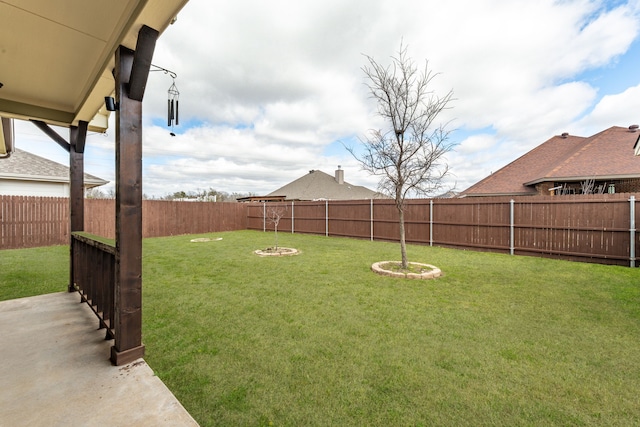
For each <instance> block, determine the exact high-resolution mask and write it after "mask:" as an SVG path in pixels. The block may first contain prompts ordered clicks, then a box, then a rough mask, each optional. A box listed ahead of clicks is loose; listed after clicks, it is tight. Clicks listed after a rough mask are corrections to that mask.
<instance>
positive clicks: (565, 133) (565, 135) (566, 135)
mask: <svg viewBox="0 0 640 427" xmlns="http://www.w3.org/2000/svg"><path fill="white" fill-rule="evenodd" d="M560 136H561V137H562V138H566V137H568V136H569V132H562V135H560Z"/></svg>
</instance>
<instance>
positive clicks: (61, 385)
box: [0, 292, 198, 427]
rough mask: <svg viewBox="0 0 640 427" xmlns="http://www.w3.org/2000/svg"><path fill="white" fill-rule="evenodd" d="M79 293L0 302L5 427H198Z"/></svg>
mask: <svg viewBox="0 0 640 427" xmlns="http://www.w3.org/2000/svg"><path fill="white" fill-rule="evenodd" d="M97 326H98V319H97V318H96V316H95V315H94V314H93V312H92V311H91V309H90V308H89V307H88V306H87V305H86V304H81V303H80V296H79V295H78V294H77V293H67V292H61V293H55V294H48V295H41V296H36V297H29V298H21V299H15V300H9V301H2V302H0V426H2V427H4V426H10V427H17V426H30V427H34V426H65V427H72V426H94V425H109V426H197V425H198V424H197V423H196V422H195V421H194V419H193V418H192V417H191V416H190V415H189V413H188V412H187V411H186V410H185V409H184V407H183V406H182V405H181V404H180V402H178V400H177V399H176V398H175V396H173V394H172V393H171V391H169V389H168V388H167V387H166V386H165V385H164V383H163V382H162V381H161V380H160V379H159V378H158V377H156V376H155V375H154V373H153V371H152V370H151V368H150V367H149V366H148V365H147V364H146V362H145V361H144V360H143V359H138V360H136V361H134V362H133V363H130V364H128V365H124V366H112V365H111V363H110V361H109V354H110V348H111V346H112V345H113V341H105V340H104V334H105V331H104V329H102V330H98V329H97Z"/></svg>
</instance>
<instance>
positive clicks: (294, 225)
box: [0, 193, 640, 266]
mask: <svg viewBox="0 0 640 427" xmlns="http://www.w3.org/2000/svg"><path fill="white" fill-rule="evenodd" d="M638 195H639V194H637V193H634V194H598V195H587V196H584V195H579V196H555V197H515V198H513V199H512V198H504V197H503V198H463V199H431V200H430V199H420V200H409V201H407V208H406V213H405V217H406V238H407V241H408V242H410V243H417V244H428V245H438V246H451V247H458V248H468V249H476V250H487V251H496V252H504V253H511V254H518V255H536V256H548V257H555V258H562V259H569V260H577V261H588V262H598V263H604V264H618V265H629V266H636V255H637V252H636V251H637V248H638V247H640V240H639V238H640V233H636V230H635V229H636V224H638V222H639V221H640V218H639V217H640V213H639V212H638V209H636V200H637V199H638ZM142 209H143V219H142V227H143V234H142V235H143V237H160V236H170V235H180V234H192V233H193V234H196V233H208V232H219V231H232V230H244V229H247V228H248V229H253V230H273V223H271V222H270V221H269V220H268V218H269V216H270V215H269V210H270V209H279V210H281V211H282V212H281V214H282V218H281V220H280V222H279V226H278V230H279V231H289V232H292V233H309V234H322V235H326V236H345V237H355V238H364V239H371V240H386V241H397V240H398V215H397V211H396V209H395V206H394V203H393V201H391V200H355V201H320V202H288V203H267V204H264V203H211V202H169V201H157V200H145V201H143V206H142ZM85 231H86V232H88V233H92V234H95V235H98V236H103V237H107V238H114V237H115V204H114V201H113V200H97V199H87V200H85ZM69 241H70V238H69V199H67V198H45V197H20V196H0V249H14V248H26V247H36V246H48V245H64V244H69Z"/></svg>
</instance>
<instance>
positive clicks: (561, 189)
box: [460, 125, 640, 197]
mask: <svg viewBox="0 0 640 427" xmlns="http://www.w3.org/2000/svg"><path fill="white" fill-rule="evenodd" d="M639 137H640V132H638V126H637V125H632V126H629V127H628V128H623V127H617V126H614V127H611V128H609V129H607V130H604V131H602V132H600V133H597V134H595V135H593V136H590V137H588V138H585V137H580V136H572V135H569V134H567V133H563V134H562V135H560V136H554V137H553V138H551V139H549V140H548V141H546V142H544V143H543V144H541V145H539V146H538V147H536V148H534V149H533V150H531V151H529V152H528V153H526V154H525V155H523V156H522V157H520V158H518V159H517V160H514V161H513V162H511V163H509V164H508V165H507V166H505V167H503V168H502V169H500V170H498V171H497V172H494V173H492V174H491V175H489V176H488V177H486V178H484V179H483V180H482V181H480V182H478V183H476V184H474V185H472V186H471V187H469V188H467V189H466V190H465V191H463V192H462V193H461V194H460V197H472V196H505V195H509V196H522V195H525V196H526V195H531V196H544V195H547V196H548V195H561V194H585V193H627V192H638V191H640V156H637V155H634V154H636V153H634V148H636V147H638V146H639V143H638V139H639Z"/></svg>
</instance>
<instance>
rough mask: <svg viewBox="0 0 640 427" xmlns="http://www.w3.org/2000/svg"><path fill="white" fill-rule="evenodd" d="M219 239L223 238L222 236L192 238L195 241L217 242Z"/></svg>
mask: <svg viewBox="0 0 640 427" xmlns="http://www.w3.org/2000/svg"><path fill="white" fill-rule="evenodd" d="M218 240H222V237H199V238H197V239H191V242H193V243H202V242H216V241H218Z"/></svg>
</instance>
